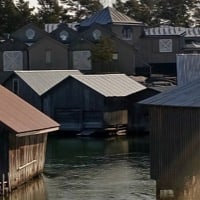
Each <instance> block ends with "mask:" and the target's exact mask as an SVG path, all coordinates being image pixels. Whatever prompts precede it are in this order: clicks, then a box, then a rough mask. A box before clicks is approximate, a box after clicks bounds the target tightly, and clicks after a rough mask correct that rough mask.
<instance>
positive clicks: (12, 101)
mask: <svg viewBox="0 0 200 200" xmlns="http://www.w3.org/2000/svg"><path fill="white" fill-rule="evenodd" d="M0 121H1V122H2V123H3V124H5V125H6V126H7V127H9V128H11V129H12V130H13V131H14V132H15V133H16V134H18V133H25V132H35V131H41V130H43V131H44V130H45V129H50V128H57V129H58V127H59V124H58V123H57V122H55V121H54V120H52V119H50V118H49V117H48V116H46V115H45V114H43V113H42V112H40V111H39V110H37V109H36V108H34V107H33V106H31V105H30V104H28V103H27V102H25V101H24V100H23V99H21V98H20V97H18V96H17V95H15V94H14V93H12V92H10V91H9V90H8V89H6V88H4V87H3V86H0Z"/></svg>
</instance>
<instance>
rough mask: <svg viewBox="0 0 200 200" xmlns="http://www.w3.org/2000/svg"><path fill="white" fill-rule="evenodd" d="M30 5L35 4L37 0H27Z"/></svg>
mask: <svg viewBox="0 0 200 200" xmlns="http://www.w3.org/2000/svg"><path fill="white" fill-rule="evenodd" d="M29 5H30V7H34V6H37V0H29Z"/></svg>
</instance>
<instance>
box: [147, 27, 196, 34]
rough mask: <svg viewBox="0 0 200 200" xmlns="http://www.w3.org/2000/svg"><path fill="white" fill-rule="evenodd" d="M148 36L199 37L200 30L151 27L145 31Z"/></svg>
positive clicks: (194, 28)
mask: <svg viewBox="0 0 200 200" xmlns="http://www.w3.org/2000/svg"><path fill="white" fill-rule="evenodd" d="M144 32H145V35H146V36H160V35H183V34H184V37H199V36H200V28H199V27H193V28H185V27H174V26H168V25H166V26H160V27H150V28H145V30H144Z"/></svg>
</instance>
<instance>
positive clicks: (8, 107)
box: [0, 86, 59, 195]
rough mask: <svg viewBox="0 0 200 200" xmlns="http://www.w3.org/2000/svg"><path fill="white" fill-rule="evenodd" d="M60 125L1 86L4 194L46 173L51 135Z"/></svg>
mask: <svg viewBox="0 0 200 200" xmlns="http://www.w3.org/2000/svg"><path fill="white" fill-rule="evenodd" d="M58 129H59V124H58V123H57V122H55V121H53V120H52V119H50V118H49V117H47V116H46V115H44V114H43V113H41V112H40V111H38V110H37V109H36V108H34V107H33V106H31V105H30V104H28V103H27V102H25V101H24V100H22V99H21V98H19V97H18V96H16V95H15V94H14V93H12V92H10V91H9V90H7V89H6V88H4V87H3V86H0V155H1V158H0V193H1V194H3V195H4V194H5V193H6V192H9V191H11V190H12V189H14V188H16V187H18V186H19V185H21V184H23V183H25V182H27V181H28V180H30V179H31V178H33V177H35V176H37V175H39V174H40V173H42V172H43V167H44V162H45V153H46V142H47V135H48V133H49V132H54V131H57V130H58Z"/></svg>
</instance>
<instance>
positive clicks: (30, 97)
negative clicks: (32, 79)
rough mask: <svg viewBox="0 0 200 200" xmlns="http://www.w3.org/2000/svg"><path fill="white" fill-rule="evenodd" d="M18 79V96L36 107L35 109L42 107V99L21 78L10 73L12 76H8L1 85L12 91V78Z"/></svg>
mask: <svg viewBox="0 0 200 200" xmlns="http://www.w3.org/2000/svg"><path fill="white" fill-rule="evenodd" d="M14 79H18V80H19V93H18V94H17V95H18V96H19V97H21V98H22V99H24V100H25V101H27V102H28V103H30V104H31V105H32V106H34V107H36V108H37V109H39V110H41V109H42V105H41V103H42V100H41V97H40V96H39V95H37V93H36V92H35V91H34V90H33V89H32V88H30V87H29V86H28V85H27V84H26V83H25V82H24V81H23V80H21V79H20V78H19V77H18V76H16V75H12V78H9V79H8V80H7V81H6V82H4V83H3V85H4V86H5V87H6V88H7V89H9V90H10V91H12V92H13V80H14Z"/></svg>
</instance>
